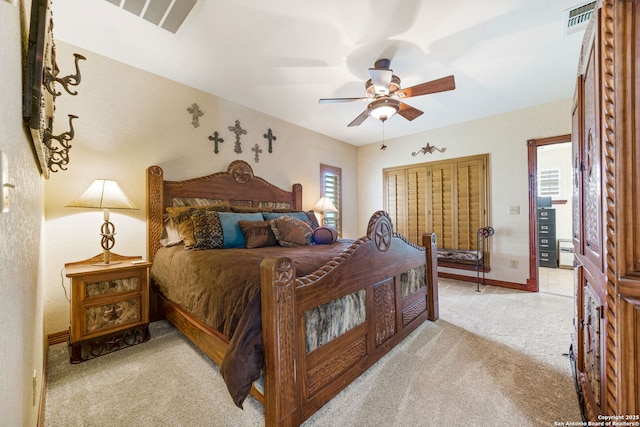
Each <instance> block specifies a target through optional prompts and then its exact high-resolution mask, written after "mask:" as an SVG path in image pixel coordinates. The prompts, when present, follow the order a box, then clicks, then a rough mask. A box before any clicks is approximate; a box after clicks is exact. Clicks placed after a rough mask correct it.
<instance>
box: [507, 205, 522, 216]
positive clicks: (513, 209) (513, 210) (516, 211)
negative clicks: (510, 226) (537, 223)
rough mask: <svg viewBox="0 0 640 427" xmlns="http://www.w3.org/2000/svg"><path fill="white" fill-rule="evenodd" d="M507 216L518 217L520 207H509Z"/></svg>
mask: <svg viewBox="0 0 640 427" xmlns="http://www.w3.org/2000/svg"><path fill="white" fill-rule="evenodd" d="M509 215H520V206H517V205H516V206H509Z"/></svg>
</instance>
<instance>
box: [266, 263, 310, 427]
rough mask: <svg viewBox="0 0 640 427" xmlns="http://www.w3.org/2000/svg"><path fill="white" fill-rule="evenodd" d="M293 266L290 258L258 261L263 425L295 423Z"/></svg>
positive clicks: (298, 412) (297, 412)
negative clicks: (262, 373) (262, 369)
mask: <svg viewBox="0 0 640 427" xmlns="http://www.w3.org/2000/svg"><path fill="white" fill-rule="evenodd" d="M295 278H296V274H295V267H294V265H293V262H292V261H291V260H290V259H289V258H266V259H264V260H263V261H262V263H261V264H260V280H261V282H262V287H261V292H262V296H261V298H262V336H263V339H262V340H263V343H264V363H265V384H264V390H265V393H264V397H265V403H264V411H265V425H266V426H268V427H270V426H294V425H298V424H299V422H298V419H299V417H300V411H299V408H298V398H299V392H298V385H297V383H296V348H295V343H296V342H297V339H296V338H297V336H296V335H297V334H296V322H295Z"/></svg>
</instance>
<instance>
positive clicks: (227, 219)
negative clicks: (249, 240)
mask: <svg viewBox="0 0 640 427" xmlns="http://www.w3.org/2000/svg"><path fill="white" fill-rule="evenodd" d="M218 216H219V217H220V223H221V224H222V233H223V234H224V244H223V246H222V247H223V248H244V247H246V241H245V239H244V235H243V234H242V230H241V229H240V225H238V221H242V220H245V221H262V220H263V219H262V214H261V213H234V212H218Z"/></svg>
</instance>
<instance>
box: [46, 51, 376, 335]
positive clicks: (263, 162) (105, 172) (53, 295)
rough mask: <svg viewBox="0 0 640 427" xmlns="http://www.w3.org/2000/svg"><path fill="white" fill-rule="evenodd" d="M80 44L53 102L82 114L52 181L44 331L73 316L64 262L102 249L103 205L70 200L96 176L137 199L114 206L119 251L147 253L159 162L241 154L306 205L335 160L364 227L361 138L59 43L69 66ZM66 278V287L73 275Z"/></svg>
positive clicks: (169, 169)
mask: <svg viewBox="0 0 640 427" xmlns="http://www.w3.org/2000/svg"><path fill="white" fill-rule="evenodd" d="M74 52H79V53H81V54H83V55H85V56H86V57H87V60H86V61H81V63H80V67H81V71H82V83H81V84H80V86H78V91H79V94H78V95H77V96H74V97H70V96H61V97H60V98H58V102H57V103H56V117H58V118H60V117H66V116H67V114H75V115H77V116H79V118H78V119H77V120H76V121H75V122H74V123H75V126H74V127H75V129H76V137H75V139H74V140H73V141H72V146H73V148H72V149H71V153H70V155H71V161H70V164H69V168H68V170H67V171H64V172H60V173H57V174H53V175H52V177H51V179H49V180H48V181H47V182H46V185H45V187H46V188H45V193H46V196H45V199H46V208H45V209H46V236H47V249H46V253H47V263H46V288H47V297H46V298H47V299H46V317H45V318H46V331H47V333H52V332H57V331H62V330H65V329H66V328H67V327H68V325H69V303H68V301H67V300H66V299H65V290H63V288H62V286H61V280H60V271H61V269H62V267H63V266H64V264H65V263H67V262H71V261H79V260H83V259H86V258H90V257H92V256H94V255H96V254H98V253H99V252H100V250H101V248H100V243H99V241H100V239H99V236H98V232H99V228H100V225H101V223H102V212H96V211H90V210H86V209H77V208H65V207H64V206H65V205H66V204H68V203H69V202H71V201H72V200H73V199H74V198H76V197H77V196H79V195H80V194H81V193H82V192H83V191H84V190H85V188H86V187H87V186H88V185H89V184H90V183H91V182H92V181H93V180H94V179H96V178H109V179H115V180H117V181H118V182H119V183H120V186H121V187H122V189H123V190H124V191H125V193H127V195H128V196H129V198H130V199H131V200H132V201H133V203H134V204H135V205H136V206H137V207H138V208H139V210H137V211H112V213H111V221H112V222H113V223H114V224H115V226H116V232H117V234H116V245H115V247H114V252H116V253H119V254H122V255H145V254H146V228H145V227H146V225H145V218H146V211H145V209H146V207H145V170H146V168H147V167H149V166H151V165H159V166H161V167H162V168H163V169H164V172H165V179H171V180H179V179H187V178H192V177H196V176H201V175H205V174H209V173H213V172H219V171H222V170H226V168H227V166H228V165H229V163H230V162H232V161H233V160H236V159H241V160H244V161H246V162H248V163H249V164H250V165H251V167H252V168H253V170H254V173H255V174H256V175H257V176H260V177H263V178H265V179H267V180H268V181H270V182H272V183H274V184H275V185H278V186H279V187H282V188H288V189H289V188H291V185H292V184H294V183H301V184H302V186H303V208H305V209H311V207H313V205H314V204H315V203H316V202H317V201H318V198H319V196H320V187H319V181H320V164H321V163H323V164H328V165H332V166H337V167H340V168H342V174H343V181H344V189H343V199H344V205H343V214H344V223H343V224H344V225H343V234H344V235H345V236H348V237H359V235H362V234H364V232H365V229H364V228H361V229H358V224H357V197H356V186H357V184H356V168H355V165H356V148H355V147H354V146H352V145H349V144H346V143H344V142H340V141H337V140H334V139H330V138H327V137H325V136H322V135H319V134H317V133H314V132H311V131H309V130H307V129H304V128H301V127H298V126H294V125H292V124H291V123H287V122H284V121H282V120H278V119H275V118H273V117H270V116H267V115H264V114H261V113H258V112H256V111H253V110H250V109H247V108H244V107H242V106H240V105H237V104H233V103H231V102H228V101H225V100H223V99H220V98H217V97H215V96H211V95H209V94H206V93H204V92H201V91H199V90H196V89H193V88H191V87H188V86H184V85H181V84H178V83H175V82H172V81H169V80H167V79H165V78H162V77H159V76H156V75H153V74H150V73H147V72H144V71H141V70H139V69H136V68H133V67H131V66H128V65H125V64H122V63H120V62H117V61H113V60H110V59H108V58H105V57H102V56H100V55H96V54H94V53H92V52H88V51H85V50H82V49H79V48H77V47H75V46H71V45H68V44H65V43H62V42H58V43H57V58H58V63H59V64H60V68H61V70H62V71H61V72H62V73H63V74H66V73H68V72H69V71H70V70H72V69H73V53H74ZM68 70H69V71H68ZM186 71H188V70H185V72H186ZM193 103H197V104H198V105H199V107H200V109H201V110H202V111H203V113H204V115H203V116H202V117H200V118H199V123H200V126H199V127H194V126H192V124H191V116H190V114H189V113H188V112H187V107H189V106H191V104H193ZM236 120H240V125H241V126H242V127H243V128H244V129H246V130H247V134H246V135H242V137H241V142H242V153H241V154H237V153H235V152H234V142H235V135H234V134H233V133H231V132H230V131H229V130H228V127H229V126H233V125H234V124H235V121H236ZM66 126H67V124H66V120H63V119H58V120H57V127H56V130H55V133H56V134H57V133H60V132H64V131H65V130H66ZM269 128H271V129H272V130H273V133H274V134H275V135H276V137H277V140H276V141H275V142H274V146H273V153H271V154H270V153H268V150H267V140H266V139H265V138H264V137H263V135H264V133H265V132H267V129H269ZM214 131H218V132H219V134H220V136H221V137H222V138H223V139H224V142H223V143H222V144H221V145H220V147H219V153H218V154H215V153H214V145H213V143H212V142H211V141H210V140H209V139H208V137H209V136H210V135H211V134H213V132H214ZM255 144H259V145H260V148H261V149H262V153H261V154H260V157H259V162H255V159H254V156H255V153H254V152H253V151H252V150H251V148H252V147H254V146H255ZM365 226H366V224H365ZM62 285H64V286H65V287H66V288H67V290H66V292H67V293H68V292H69V290H68V286H69V281H68V279H66V278H65V280H64V281H63V282H62Z"/></svg>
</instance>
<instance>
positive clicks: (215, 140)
mask: <svg viewBox="0 0 640 427" xmlns="http://www.w3.org/2000/svg"><path fill="white" fill-rule="evenodd" d="M209 140H210V141H213V145H214V147H213V152H214V153H216V154H218V144H222V143H223V142H224V139H222V138H220V134H219V133H218V131H215V132H214V133H213V135H209Z"/></svg>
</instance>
